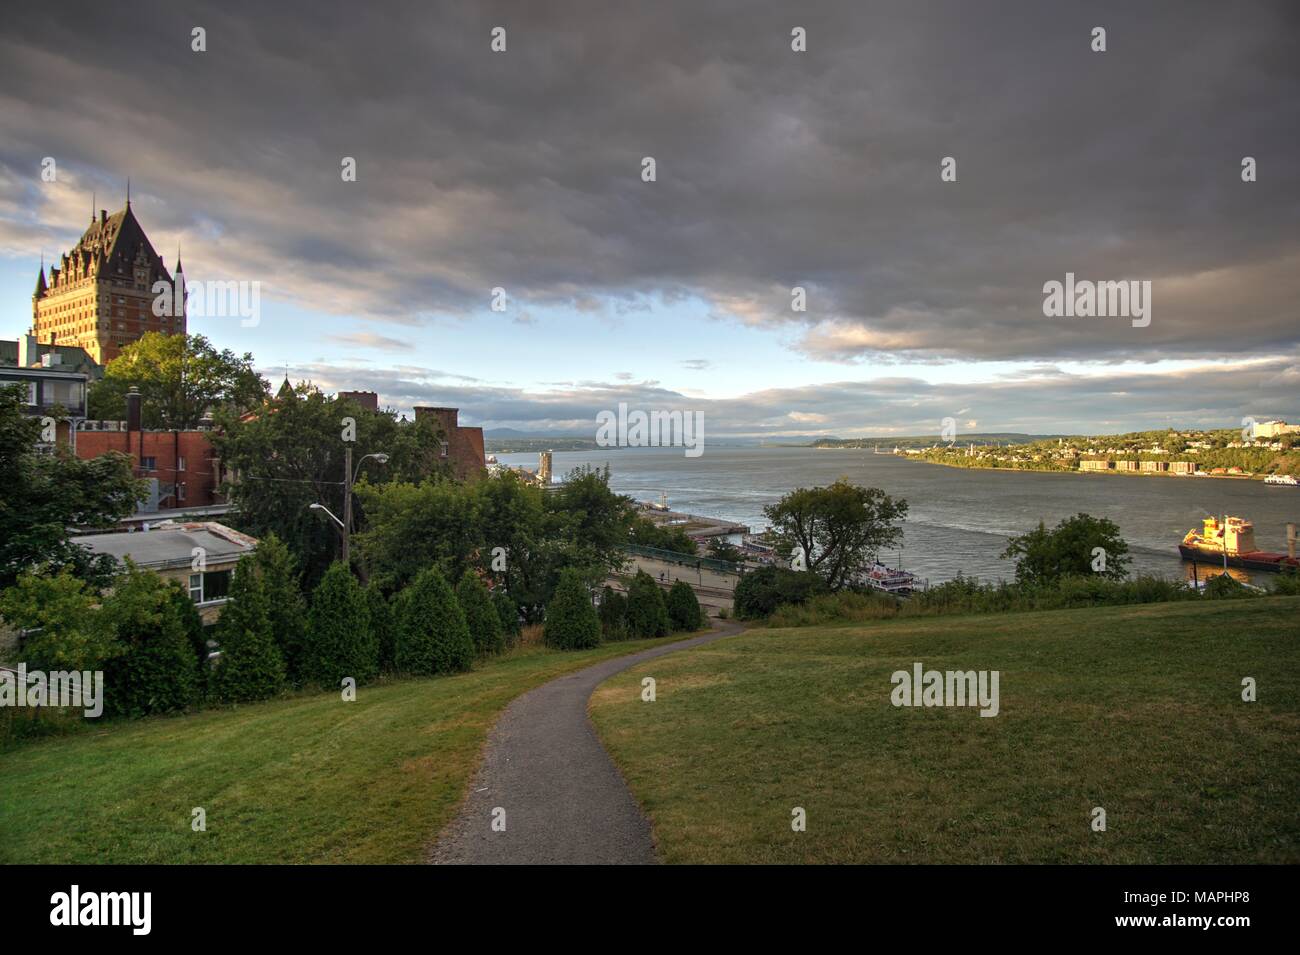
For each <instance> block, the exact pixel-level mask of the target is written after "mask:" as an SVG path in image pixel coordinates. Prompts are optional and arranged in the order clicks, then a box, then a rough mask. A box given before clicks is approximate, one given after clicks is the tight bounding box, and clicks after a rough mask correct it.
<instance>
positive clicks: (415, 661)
mask: <svg viewBox="0 0 1300 955" xmlns="http://www.w3.org/2000/svg"><path fill="white" fill-rule="evenodd" d="M400 614H401V615H400V618H399V620H398V627H397V661H396V662H397V669H398V670H399V671H401V672H403V673H414V674H430V673H453V672H456V671H459V670H468V669H469V668H470V665H471V664H472V663H473V661H474V640H473V638H471V637H470V634H469V625H468V624H467V623H466V622H465V613H464V611H463V610H461V608H460V603H459V602H457V600H456V594H455V593H454V592H452V589H451V587H450V586H448V584H447V580H446V578H445V577H443V576H442V574H441V573H440V572H439V571H438V569H437V568H436V567H430V568H428V569H426V570H424V571H423V572H421V573H420V575H419V576H418V577H416V578H415V580H414V581H413V582H412V584H411V586H410V587H408V588H407V589H406V590H404V591H403V592H402V597H401V600H400Z"/></svg>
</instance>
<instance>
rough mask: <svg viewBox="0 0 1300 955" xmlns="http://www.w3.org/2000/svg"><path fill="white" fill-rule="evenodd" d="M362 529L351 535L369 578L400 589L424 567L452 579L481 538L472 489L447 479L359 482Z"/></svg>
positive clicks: (461, 569) (462, 568)
mask: <svg viewBox="0 0 1300 955" xmlns="http://www.w3.org/2000/svg"><path fill="white" fill-rule="evenodd" d="M357 497H358V498H359V499H360V501H361V502H362V504H363V505H364V507H365V513H366V522H367V525H368V526H367V529H366V530H365V531H364V532H362V533H360V534H356V535H354V536H353V538H352V541H353V544H354V545H355V547H356V550H357V553H358V554H360V555H361V559H362V561H363V563H364V565H365V567H366V569H367V571H368V573H369V575H370V578H371V579H372V580H374V581H375V582H376V583H378V584H379V585H380V586H381V587H383V588H384V589H385V590H388V591H390V592H391V591H396V590H401V589H402V588H404V587H406V586H407V585H408V584H410V583H411V581H413V580H414V579H415V578H416V577H417V576H418V575H419V574H420V573H421V571H423V570H424V569H426V568H428V567H437V568H438V569H439V570H440V571H441V572H442V573H443V575H444V576H446V577H448V578H449V579H453V580H458V579H459V578H460V576H461V574H463V573H464V572H465V569H466V568H467V567H468V566H469V562H470V560H471V559H472V557H473V555H474V554H475V553H476V552H477V551H478V550H479V548H480V546H481V542H482V528H481V527H480V525H479V523H478V509H477V503H476V499H475V498H476V495H475V492H474V490H473V488H472V487H470V486H467V485H462V484H456V483H454V482H452V481H433V480H430V481H424V482H422V483H420V484H406V483H389V484H362V485H359V486H358V488H357Z"/></svg>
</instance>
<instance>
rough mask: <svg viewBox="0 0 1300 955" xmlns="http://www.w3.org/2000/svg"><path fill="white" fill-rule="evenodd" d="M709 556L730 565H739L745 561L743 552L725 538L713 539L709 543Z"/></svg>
mask: <svg viewBox="0 0 1300 955" xmlns="http://www.w3.org/2000/svg"><path fill="white" fill-rule="evenodd" d="M709 556H710V557H712V558H713V559H714V560H725V561H728V562H729V563H732V564H739V563H740V562H741V561H743V560H744V559H745V554H744V552H743V551H741V549H740V548H739V547H737V546H736V545H735V544H733V543H731V541H729V540H727V539H726V538H725V537H715V538H713V540H711V541H709Z"/></svg>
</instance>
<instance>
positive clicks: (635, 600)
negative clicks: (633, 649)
mask: <svg viewBox="0 0 1300 955" xmlns="http://www.w3.org/2000/svg"><path fill="white" fill-rule="evenodd" d="M670 626H671V623H670V622H669V620H668V607H667V606H666V604H665V603H664V595H663V591H661V590H660V589H659V585H658V584H657V583H655V580H654V578H653V577H651V576H650V575H649V574H647V573H646V572H645V571H644V570H638V571H637V572H636V576H635V577H633V578H632V581H631V583H629V584H628V587H627V632H628V634H629V635H630V636H632V637H634V638H641V637H662V636H664V635H665V634H666V633H668V628H669V627H670Z"/></svg>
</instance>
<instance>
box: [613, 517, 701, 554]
mask: <svg viewBox="0 0 1300 955" xmlns="http://www.w3.org/2000/svg"><path fill="white" fill-rule="evenodd" d="M628 539H629V540H630V541H631V542H632V543H633V544H640V545H641V546H642V547H657V548H658V549H659V550H670V551H672V552H673V553H676V554H687V555H689V556H691V557H695V556H696V555H697V554H699V552H700V550H699V547H697V546H696V544H695V541H693V540H691V538H690V536H689V535H688V534H687V533H686V531H685V530H683V529H682V528H680V527H665V526H663V525H661V524H656V523H655V522H654V521H652V520H650V519H649V518H648V517H643V516H641V515H639V514H637V515H635V516H633V517H632V519H631V526H630V531H629V538H628Z"/></svg>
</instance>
